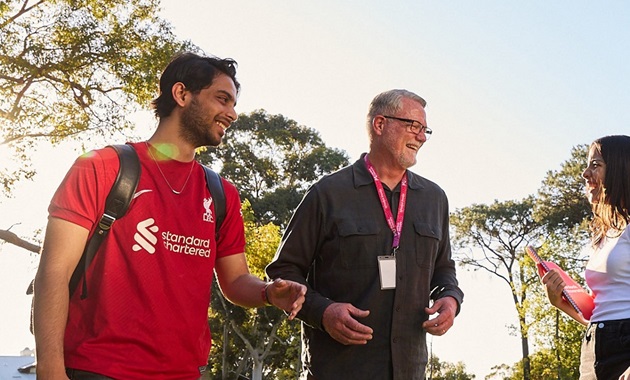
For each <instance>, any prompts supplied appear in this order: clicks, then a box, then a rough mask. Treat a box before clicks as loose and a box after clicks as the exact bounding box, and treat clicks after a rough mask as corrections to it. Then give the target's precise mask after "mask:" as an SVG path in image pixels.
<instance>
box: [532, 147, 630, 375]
mask: <svg viewBox="0 0 630 380" xmlns="http://www.w3.org/2000/svg"><path fill="white" fill-rule="evenodd" d="M582 177H584V179H585V180H586V196H587V197H588V200H589V202H590V203H591V205H592V209H593V219H592V221H591V242H592V248H593V251H592V253H591V256H590V258H589V261H588V263H587V265H586V272H585V278H586V283H587V285H588V287H589V288H590V290H591V292H592V295H593V298H594V303H595V307H594V309H593V315H592V316H591V318H590V321H586V320H585V319H584V318H583V317H582V315H580V314H578V313H577V312H576V311H575V310H574V309H573V308H572V307H571V306H570V304H569V303H568V302H567V301H566V300H564V299H563V298H562V289H564V286H565V283H564V282H563V281H562V279H561V278H560V276H559V274H558V273H557V272H556V271H554V270H552V271H550V272H548V273H547V274H546V275H545V276H544V277H543V279H542V281H543V284H545V287H546V290H547V296H548V297H549V301H550V302H551V304H552V305H554V306H555V307H557V308H559V309H561V310H562V311H564V312H565V313H567V314H568V315H569V316H571V317H572V318H574V319H575V320H576V321H578V322H580V323H582V324H584V325H585V326H586V333H585V334H584V340H583V342H582V349H581V356H580V380H593V379H597V380H602V379H604V380H610V379H621V380H629V379H630V210H629V208H630V136H623V135H618V136H606V137H602V138H600V139H598V140H595V141H594V142H593V143H592V144H591V146H590V149H589V154H588V164H587V167H586V169H585V170H584V172H583V173H582Z"/></svg>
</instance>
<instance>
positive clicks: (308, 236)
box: [266, 186, 333, 330]
mask: <svg viewBox="0 0 630 380" xmlns="http://www.w3.org/2000/svg"><path fill="white" fill-rule="evenodd" d="M322 219H323V212H322V209H321V202H320V199H319V195H318V192H317V187H316V186H312V187H311V188H310V189H309V190H308V192H307V193H306V195H305V196H304V198H303V199H302V202H301V203H300V205H299V206H298V207H297V209H296V210H295V213H294V214H293V217H292V218H291V221H290V222H289V225H288V226H287V229H286V231H285V233H284V235H283V237H282V241H281V242H280V246H279V247H278V250H277V252H276V256H275V258H274V260H273V261H272V262H271V263H270V264H269V265H268V266H267V268H266V272H267V276H269V278H272V279H275V278H282V279H285V280H291V281H295V282H299V283H300V284H304V285H305V286H306V288H307V291H306V300H305V301H304V304H303V305H302V309H301V310H300V312H299V313H298V315H297V317H298V318H299V319H301V320H302V321H304V322H305V323H306V324H308V325H310V326H312V327H314V328H318V329H320V330H322V329H323V327H322V316H323V314H324V310H325V309H326V308H327V307H328V306H329V305H330V304H332V303H333V301H332V300H330V299H328V298H326V297H324V296H322V295H321V294H319V293H318V292H317V291H315V290H314V289H313V288H312V287H311V286H310V284H309V283H308V282H307V280H306V279H307V276H308V274H309V271H310V270H311V268H312V264H313V260H314V259H315V256H316V253H317V252H318V251H319V247H318V245H319V242H320V241H321V236H322V227H323V226H322Z"/></svg>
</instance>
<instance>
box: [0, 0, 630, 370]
mask: <svg viewBox="0 0 630 380" xmlns="http://www.w3.org/2000/svg"><path fill="white" fill-rule="evenodd" d="M163 7H164V12H163V17H164V18H166V19H168V20H170V21H171V22H172V23H173V25H174V27H175V32H176V34H177V35H178V36H179V37H180V38H184V39H190V40H192V41H193V42H194V43H195V44H197V45H198V46H201V47H202V48H203V49H204V50H205V51H206V53H209V54H214V55H218V56H220V57H231V58H234V59H235V60H236V61H237V62H238V63H239V70H238V78H239V80H240V82H241V83H242V93H241V96H240V99H239V104H238V106H237V111H238V112H251V111H253V110H255V109H259V108H263V109H265V110H267V111H268V112H269V113H271V114H276V113H280V114H282V115H284V116H286V117H289V118H291V119H294V120H296V121H297V122H298V123H300V124H303V125H306V126H308V127H312V128H315V129H317V130H318V131H320V133H321V136H322V138H323V139H324V141H325V142H326V144H327V145H329V146H332V147H336V148H340V149H343V150H345V151H346V152H348V154H349V155H350V156H351V159H352V160H355V159H357V158H358V157H359V155H360V153H361V152H364V151H366V150H367V138H366V131H365V114H366V112H367V107H368V104H369V102H370V100H371V99H372V98H373V97H374V95H376V94H377V93H379V92H381V91H384V90H388V89H392V88H406V89H408V90H411V91H414V92H416V93H418V94H419V95H421V96H423V97H424V98H425V99H427V101H428V106H427V109H426V110H427V120H428V124H429V125H430V126H431V128H432V129H433V131H434V133H433V137H432V139H431V140H430V141H429V143H427V144H426V145H425V146H424V147H423V148H422V149H421V150H420V152H419V154H418V164H417V165H416V166H415V167H414V168H412V170H414V171H415V172H417V173H419V174H421V175H423V176H425V177H427V178H429V179H431V180H433V181H435V182H437V183H438V184H440V185H441V186H442V187H443V188H444V190H445V191H446V193H447V195H448V196H449V199H450V203H451V210H455V209H456V208H461V207H465V206H469V205H471V204H473V203H490V202H492V201H493V200H495V199H498V200H508V199H521V198H523V197H525V196H527V195H529V194H533V193H535V192H536V190H537V189H538V188H539V186H540V183H541V181H542V179H543V178H544V176H545V173H546V172H547V171H549V170H555V169H558V168H559V165H560V164H561V163H562V162H563V161H564V160H566V159H568V158H569V157H570V151H571V148H572V147H573V146H575V145H577V144H585V143H590V142H591V141H592V140H593V139H595V138H597V137H600V136H603V135H607V134H620V133H624V134H628V133H630V128H629V127H628V124H627V122H626V120H625V119H626V117H625V114H623V113H622V112H624V111H623V110H624V109H627V104H630V95H629V94H630V92H629V91H628V89H629V88H630V75H629V70H628V67H629V66H630V65H629V63H630V62H629V55H628V51H630V46H629V45H630V28H628V25H629V24H630V4H627V3H626V2H623V1H606V2H587V1H581V0H580V1H566V0H565V1H555V2H548V1H542V0H535V1H529V2H505V1H499V0H494V1H492V0H482V1H476V2H469V1H461V0H456V1H426V0H425V1H417V0H416V1H411V0H405V1H402V0H401V1H389V2H383V1H374V0H361V1H343V2H340V1H333V0H321V1H317V2H314V1H294V2H280V1H267V2H260V1H255V0H243V1H221V2H218V1H208V0H204V1H202V0H197V1H190V0H189V1H186V2H181V1H175V0H168V1H163ZM152 127H153V125H148V128H147V130H148V131H150V128H152ZM148 133H149V132H147V133H146V137H148ZM228 133H229V132H228ZM66 150H68V149H65V148H64V150H62V149H57V150H56V151H55V152H65V151H66ZM74 155H76V154H73V155H72V156H71V157H68V158H66V157H65V156H66V155H65V154H61V153H50V152H48V153H46V154H40V155H38V158H37V159H38V161H36V164H37V165H39V166H38V167H41V168H42V169H43V170H45V173H42V174H40V175H38V176H37V177H36V178H35V180H34V183H33V184H24V185H22V186H21V187H20V191H19V193H18V194H16V198H15V199H13V200H4V201H2V202H1V203H0V215H2V216H3V218H2V223H5V224H4V225H1V226H0V227H1V228H3V229H6V228H8V227H9V226H10V224H12V223H17V222H23V224H22V225H18V226H15V227H14V228H13V229H12V231H15V232H16V233H18V234H20V235H21V236H25V237H28V236H32V235H33V231H34V230H35V229H36V228H43V227H44V224H45V217H46V207H47V202H48V200H49V199H50V196H51V195H52V191H54V188H56V186H57V184H58V183H59V181H60V180H61V178H62V176H63V175H64V174H65V171H66V170H67V168H68V167H69V165H70V163H71V162H72V160H73V158H74ZM62 156H63V157H62ZM44 174H45V175H44ZM27 221H30V222H28V223H27ZM36 265H37V258H36V257H34V256H29V255H28V254H27V253H25V251H24V250H19V249H16V248H13V247H10V246H9V245H3V246H0V267H1V268H3V269H2V273H3V275H2V276H1V277H2V278H0V287H1V288H2V289H3V291H2V292H1V294H0V304H2V305H3V310H7V311H6V312H4V313H3V315H2V316H0V322H1V323H0V355H15V354H18V353H19V351H20V350H21V349H23V348H24V347H26V346H28V347H33V345H34V344H33V343H32V338H31V337H30V335H29V334H28V330H27V326H28V325H27V324H26V320H20V318H22V319H23V318H25V317H24V316H25V315H26V318H28V317H27V316H28V305H29V303H30V298H29V297H26V296H24V290H25V288H26V286H27V285H28V283H29V281H30V278H31V277H32V275H33V272H34V268H36ZM25 272H26V273H25ZM460 278H461V286H462V288H463V290H464V292H465V293H466V298H465V302H464V305H463V309H462V313H461V315H460V316H459V317H458V318H457V319H456V325H455V326H454V327H453V329H452V330H451V331H450V332H449V333H448V334H447V335H446V336H444V337H441V338H435V339H434V340H433V344H432V346H433V351H434V353H435V354H436V355H438V356H439V357H440V358H441V359H442V360H447V361H450V362H457V361H463V362H464V363H465V364H466V367H467V370H468V371H469V372H473V373H475V374H476V375H477V378H479V379H482V378H483V377H484V376H485V375H486V374H488V373H489V372H490V368H491V367H492V366H493V365H498V364H501V363H509V364H511V363H513V362H515V361H517V360H519V358H520V341H519V340H518V339H517V338H515V337H511V336H509V332H508V329H507V327H506V325H508V324H514V323H516V314H515V311H514V310H513V306H512V304H511V300H510V296H509V291H508V288H507V287H506V286H505V284H504V283H501V282H499V281H498V280H493V279H490V278H489V277H488V276H487V275H485V274H481V273H474V274H473V273H467V272H466V271H465V270H463V269H460ZM7 305H8V307H7ZM16 320H19V322H16ZM480 347H483V350H480V349H479V348H480Z"/></svg>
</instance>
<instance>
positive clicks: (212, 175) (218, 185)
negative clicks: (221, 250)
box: [201, 165, 226, 241]
mask: <svg viewBox="0 0 630 380" xmlns="http://www.w3.org/2000/svg"><path fill="white" fill-rule="evenodd" d="M201 166H203V169H204V170H205V172H206V184H207V185H208V190H210V195H212V199H213V200H214V212H215V214H216V217H217V220H216V223H215V231H214V232H215V236H216V240H217V241H218V240H219V228H221V223H223V220H224V219H225V212H226V211H225V208H226V206H225V191H224V190H223V182H221V177H219V175H218V174H217V173H216V172H214V171H213V170H212V169H210V168H209V167H207V166H206V165H201Z"/></svg>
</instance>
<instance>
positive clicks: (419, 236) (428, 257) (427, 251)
mask: <svg viewBox="0 0 630 380" xmlns="http://www.w3.org/2000/svg"><path fill="white" fill-rule="evenodd" d="M413 228H414V231H415V232H416V239H415V248H416V264H418V266H420V267H423V268H429V267H432V266H433V263H434V262H435V258H436V256H437V250H438V246H439V244H440V237H441V236H442V231H441V228H440V227H439V226H435V225H432V224H429V223H427V222H424V221H419V220H416V221H414V222H413Z"/></svg>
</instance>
